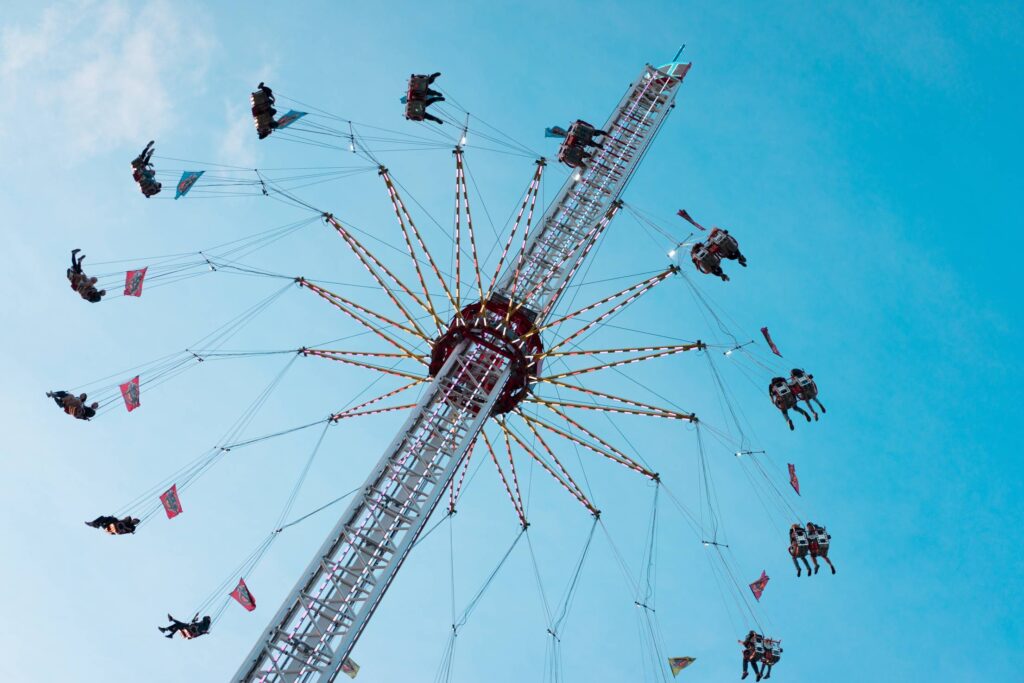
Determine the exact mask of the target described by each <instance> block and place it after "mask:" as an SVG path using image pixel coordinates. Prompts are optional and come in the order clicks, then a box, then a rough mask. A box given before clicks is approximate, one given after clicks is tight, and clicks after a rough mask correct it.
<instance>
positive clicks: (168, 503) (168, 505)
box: [160, 484, 184, 519]
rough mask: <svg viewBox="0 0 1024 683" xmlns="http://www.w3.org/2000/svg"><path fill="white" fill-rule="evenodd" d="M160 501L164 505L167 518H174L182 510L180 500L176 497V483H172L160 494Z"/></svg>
mask: <svg viewBox="0 0 1024 683" xmlns="http://www.w3.org/2000/svg"><path fill="white" fill-rule="evenodd" d="M160 502H161V503H163V505H164V511H165V512H166V513H167V519H174V518H175V517H177V516H178V515H180V514H181V513H182V512H184V510H182V509H181V501H180V500H179V499H178V485H177V484H172V485H171V488H169V489H167V490H166V491H164V492H163V493H161V494H160Z"/></svg>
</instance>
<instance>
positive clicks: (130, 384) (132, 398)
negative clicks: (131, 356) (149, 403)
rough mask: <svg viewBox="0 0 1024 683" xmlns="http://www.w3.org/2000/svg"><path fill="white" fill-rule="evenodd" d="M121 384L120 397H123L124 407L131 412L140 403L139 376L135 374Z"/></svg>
mask: <svg viewBox="0 0 1024 683" xmlns="http://www.w3.org/2000/svg"><path fill="white" fill-rule="evenodd" d="M120 386H121V397H122V398H124V407H125V408H127V409H128V412H129V413H130V412H132V411H133V410H135V409H136V408H138V407H139V406H140V405H142V404H141V403H140V402H139V376H138V375H135V376H134V377H132V378H131V379H130V380H128V381H127V382H125V383H124V384H122V385H120Z"/></svg>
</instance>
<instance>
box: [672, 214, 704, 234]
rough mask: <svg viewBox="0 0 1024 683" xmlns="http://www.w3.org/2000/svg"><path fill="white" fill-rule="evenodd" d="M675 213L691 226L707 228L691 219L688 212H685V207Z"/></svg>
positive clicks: (700, 228)
mask: <svg viewBox="0 0 1024 683" xmlns="http://www.w3.org/2000/svg"><path fill="white" fill-rule="evenodd" d="M676 215H677V216H679V217H680V218H682V219H683V220H684V221H686V222H688V223H689V224H690V225H692V226H693V227H695V228H697V229H698V230H707V228H705V227H704V226H703V225H701V224H700V223H698V222H697V221H695V220H693V218H692V217H691V216H690V214H689V213H687V211H686V209H679V211H677V212H676Z"/></svg>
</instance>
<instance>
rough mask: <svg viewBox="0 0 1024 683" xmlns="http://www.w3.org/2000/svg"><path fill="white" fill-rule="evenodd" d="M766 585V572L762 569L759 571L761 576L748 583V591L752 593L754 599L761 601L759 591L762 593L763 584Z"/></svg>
mask: <svg viewBox="0 0 1024 683" xmlns="http://www.w3.org/2000/svg"><path fill="white" fill-rule="evenodd" d="M767 585H768V574H767V573H765V572H764V571H762V572H761V578H759V579H758V580H757V581H755V582H754V583H752V584H750V592H751V593H753V594H754V599H755V600H757V601H758V602H760V601H761V593H764V589H765V586H767Z"/></svg>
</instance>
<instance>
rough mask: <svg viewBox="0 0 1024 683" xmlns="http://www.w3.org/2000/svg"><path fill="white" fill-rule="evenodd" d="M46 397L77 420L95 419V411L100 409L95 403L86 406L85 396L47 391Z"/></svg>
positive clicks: (86, 398)
mask: <svg viewBox="0 0 1024 683" xmlns="http://www.w3.org/2000/svg"><path fill="white" fill-rule="evenodd" d="M46 396H47V397H48V398H52V399H53V402H54V403H56V404H57V407H58V408H60V409H61V410H63V411H64V412H65V413H67V414H68V415H70V416H72V417H74V418H76V419H78V420H90V419H92V418H94V417H96V409H97V408H99V407H100V404H99V403H98V402H95V401H94V402H93V403H92V404H87V403H86V401H87V400H88V398H89V397H88V396H87V395H86V394H79V395H78V396H75V395H74V394H72V393H70V392H67V391H47V392H46Z"/></svg>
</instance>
